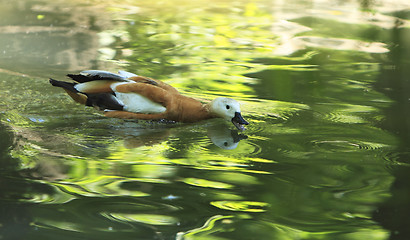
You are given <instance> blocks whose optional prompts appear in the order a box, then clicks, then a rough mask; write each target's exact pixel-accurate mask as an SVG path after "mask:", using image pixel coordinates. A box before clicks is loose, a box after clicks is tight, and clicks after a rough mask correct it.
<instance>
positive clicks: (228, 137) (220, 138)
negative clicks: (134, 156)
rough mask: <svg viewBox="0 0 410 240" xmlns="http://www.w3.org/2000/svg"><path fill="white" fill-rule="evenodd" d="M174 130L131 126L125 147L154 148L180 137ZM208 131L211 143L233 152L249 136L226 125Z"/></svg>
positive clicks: (126, 131) (218, 125) (214, 125)
mask: <svg viewBox="0 0 410 240" xmlns="http://www.w3.org/2000/svg"><path fill="white" fill-rule="evenodd" d="M167 125H168V124H167ZM173 129H174V128H163V127H161V128H141V127H140V128H135V126H130V128H124V129H123V131H124V146H125V147H126V148H129V149H131V148H138V147H142V146H154V145H156V144H160V143H162V142H164V141H167V140H169V139H170V138H172V137H178V136H176V135H177V134H173ZM206 129H207V132H206V136H207V137H208V138H209V139H210V140H211V142H212V143H213V144H214V145H215V146H217V147H219V148H221V149H225V150H233V149H235V148H237V147H238V144H239V142H240V141H241V140H244V139H247V138H248V136H247V135H245V134H243V133H239V131H238V130H232V129H229V128H227V127H226V125H224V124H211V125H209V126H208V127H207V128H206ZM198 134H200V133H198ZM196 135H197V134H196ZM178 138H179V137H178ZM194 138H195V139H198V137H197V136H195V137H194ZM202 138H203V137H201V138H200V139H202ZM190 142H192V141H190ZM201 142H203V141H199V142H197V143H196V144H198V145H201Z"/></svg>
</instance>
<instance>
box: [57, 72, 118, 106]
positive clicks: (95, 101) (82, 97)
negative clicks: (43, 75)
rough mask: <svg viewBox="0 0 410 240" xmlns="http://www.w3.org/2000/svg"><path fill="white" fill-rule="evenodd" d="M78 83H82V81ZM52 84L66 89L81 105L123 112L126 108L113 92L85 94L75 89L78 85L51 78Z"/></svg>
mask: <svg viewBox="0 0 410 240" xmlns="http://www.w3.org/2000/svg"><path fill="white" fill-rule="evenodd" d="M76 76H81V75H76ZM70 77H71V76H70ZM73 80H76V81H77V79H74V78H73ZM94 80H95V79H94ZM88 81H90V80H88ZM88 81H83V82H88ZM78 82H81V80H80V81H78ZM50 83H51V85H53V86H55V87H60V88H62V89H64V90H65V91H66V92H67V94H68V95H69V96H70V97H71V98H72V99H73V100H74V101H76V102H78V103H80V104H83V105H86V106H90V107H97V108H99V109H101V110H123V108H124V106H123V105H122V103H121V102H120V101H118V99H117V98H116V97H115V95H114V93H112V92H102V93H83V92H80V91H78V90H77V89H76V88H75V86H76V85H77V84H78V83H71V82H64V81H58V80H55V79H52V78H50Z"/></svg>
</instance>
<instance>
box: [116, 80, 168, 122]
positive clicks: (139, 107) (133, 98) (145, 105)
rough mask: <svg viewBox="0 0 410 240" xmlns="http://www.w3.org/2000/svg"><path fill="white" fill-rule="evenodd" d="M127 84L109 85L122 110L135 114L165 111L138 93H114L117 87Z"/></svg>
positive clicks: (159, 105)
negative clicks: (122, 107)
mask: <svg viewBox="0 0 410 240" xmlns="http://www.w3.org/2000/svg"><path fill="white" fill-rule="evenodd" d="M127 83H128V82H119V83H114V84H111V89H112V90H113V91H114V92H115V96H116V97H117V99H118V100H119V101H120V102H122V103H123V105H124V110H125V111H128V112H135V113H146V114H150V113H163V112H165V111H166V110H167V109H166V108H165V107H164V106H162V105H161V104H159V103H156V102H154V101H151V100H150V99H148V98H146V97H144V96H142V95H140V94H138V93H121V92H117V91H116V87H117V86H118V85H122V84H127Z"/></svg>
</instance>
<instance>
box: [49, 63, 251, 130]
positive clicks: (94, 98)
mask: <svg viewBox="0 0 410 240" xmlns="http://www.w3.org/2000/svg"><path fill="white" fill-rule="evenodd" d="M67 76H68V77H69V78H70V79H71V82H66V81H59V80H55V79H53V78H50V79H49V82H50V83H51V85H52V86H55V87H60V88H62V89H64V90H65V91H66V93H67V94H68V95H69V96H70V97H71V98H72V99H73V100H74V101H75V102H77V103H80V104H83V105H85V106H90V107H95V108H97V109H99V110H102V111H103V113H104V115H105V116H106V117H113V118H121V119H141V120H169V121H174V122H183V123H194V122H199V121H202V120H206V119H211V118H223V119H225V120H227V121H230V122H232V124H233V125H234V126H235V127H236V128H237V129H238V130H241V131H243V130H245V129H246V128H245V125H248V124H249V123H248V121H246V120H245V119H244V118H243V117H242V114H241V109H240V104H239V102H237V101H236V100H234V99H232V98H227V97H217V98H215V99H214V100H212V101H210V102H207V103H202V102H201V101H199V100H197V99H195V98H191V97H187V96H184V95H182V94H180V92H179V91H178V90H177V89H176V88H174V87H172V86H171V85H169V84H167V83H165V82H162V81H160V80H156V79H153V78H149V77H144V76H139V75H137V74H134V73H130V72H127V71H122V70H120V71H118V74H116V73H112V72H108V71H102V70H87V71H82V72H80V73H79V74H67Z"/></svg>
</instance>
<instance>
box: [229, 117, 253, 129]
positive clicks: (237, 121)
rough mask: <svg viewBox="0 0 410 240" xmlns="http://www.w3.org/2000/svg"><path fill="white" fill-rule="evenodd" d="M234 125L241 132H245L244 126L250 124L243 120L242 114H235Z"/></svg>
mask: <svg viewBox="0 0 410 240" xmlns="http://www.w3.org/2000/svg"><path fill="white" fill-rule="evenodd" d="M232 123H233V125H235V127H236V128H237V129H238V130H241V131H243V130H245V127H244V126H243V125H248V124H249V123H248V122H247V121H246V120H245V119H243V117H242V115H241V113H240V112H235V116H234V117H233V118H232Z"/></svg>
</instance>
